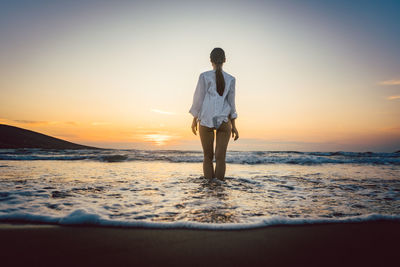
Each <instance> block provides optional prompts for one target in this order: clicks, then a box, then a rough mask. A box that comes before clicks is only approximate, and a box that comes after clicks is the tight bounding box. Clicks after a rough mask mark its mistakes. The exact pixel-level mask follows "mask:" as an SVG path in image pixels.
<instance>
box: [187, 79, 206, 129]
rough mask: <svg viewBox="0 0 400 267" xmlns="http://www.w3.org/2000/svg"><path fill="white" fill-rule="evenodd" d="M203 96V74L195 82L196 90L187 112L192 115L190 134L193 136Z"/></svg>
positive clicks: (204, 92)
mask: <svg viewBox="0 0 400 267" xmlns="http://www.w3.org/2000/svg"><path fill="white" fill-rule="evenodd" d="M205 95H206V82H205V80H204V77H203V74H200V75H199V79H198V81H197V86H196V90H195V92H194V95H193V103H192V107H191V108H190V110H189V113H190V114H192V115H193V121H192V132H193V133H194V134H195V135H196V131H197V119H198V117H199V115H200V111H201V106H202V105H203V101H204V97H205Z"/></svg>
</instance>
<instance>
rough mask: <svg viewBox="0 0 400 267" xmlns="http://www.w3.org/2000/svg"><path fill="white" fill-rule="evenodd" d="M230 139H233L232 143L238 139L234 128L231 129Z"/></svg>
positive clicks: (237, 133)
mask: <svg viewBox="0 0 400 267" xmlns="http://www.w3.org/2000/svg"><path fill="white" fill-rule="evenodd" d="M232 138H233V141H236V140H238V138H239V132H238V130H237V129H236V127H232Z"/></svg>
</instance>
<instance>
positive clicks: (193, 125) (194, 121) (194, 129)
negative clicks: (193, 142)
mask: <svg viewBox="0 0 400 267" xmlns="http://www.w3.org/2000/svg"><path fill="white" fill-rule="evenodd" d="M196 131H197V118H193V122H192V132H193V133H194V135H197V133H196Z"/></svg>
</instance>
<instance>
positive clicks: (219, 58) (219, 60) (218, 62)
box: [210, 47, 225, 96]
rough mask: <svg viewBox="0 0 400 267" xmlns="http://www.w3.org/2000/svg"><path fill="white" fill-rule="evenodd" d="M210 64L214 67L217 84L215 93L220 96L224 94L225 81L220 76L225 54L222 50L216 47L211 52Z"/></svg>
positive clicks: (222, 76) (221, 75)
mask: <svg viewBox="0 0 400 267" xmlns="http://www.w3.org/2000/svg"><path fill="white" fill-rule="evenodd" d="M210 59H211V62H213V63H214V64H215V66H216V70H215V81H216V83H217V92H218V94H219V95H220V96H222V94H223V93H224V90H225V79H224V75H223V74H222V64H223V63H224V60H225V52H224V50H222V48H219V47H216V48H214V49H213V50H212V51H211V54H210Z"/></svg>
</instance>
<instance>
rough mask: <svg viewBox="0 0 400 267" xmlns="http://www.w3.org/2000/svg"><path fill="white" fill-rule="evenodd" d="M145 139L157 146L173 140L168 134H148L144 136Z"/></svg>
mask: <svg viewBox="0 0 400 267" xmlns="http://www.w3.org/2000/svg"><path fill="white" fill-rule="evenodd" d="M144 140H145V141H146V142H151V143H152V144H154V145H156V146H162V145H165V144H167V142H168V141H169V140H171V136H170V135H166V134H147V135H145V136H144Z"/></svg>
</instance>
